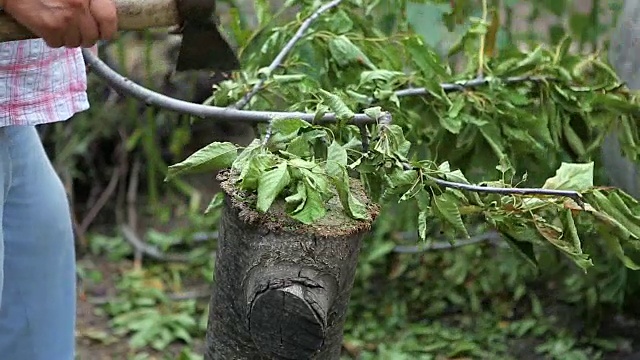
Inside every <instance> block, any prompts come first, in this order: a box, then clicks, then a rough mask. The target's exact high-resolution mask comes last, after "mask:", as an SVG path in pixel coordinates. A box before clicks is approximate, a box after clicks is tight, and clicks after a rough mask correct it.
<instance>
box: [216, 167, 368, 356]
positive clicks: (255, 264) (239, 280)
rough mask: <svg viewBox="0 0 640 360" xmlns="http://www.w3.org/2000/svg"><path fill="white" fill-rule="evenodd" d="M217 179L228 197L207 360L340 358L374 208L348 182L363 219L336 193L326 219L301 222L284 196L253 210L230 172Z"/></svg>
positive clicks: (251, 199) (250, 198)
mask: <svg viewBox="0 0 640 360" xmlns="http://www.w3.org/2000/svg"><path fill="white" fill-rule="evenodd" d="M218 179H219V180H221V181H222V183H221V187H222V189H223V190H224V192H225V194H226V196H225V206H224V210H223V215H222V219H221V224H220V232H219V240H218V250H217V255H216V263H215V285H214V288H213V292H212V296H211V302H210V305H209V311H210V312H209V324H208V326H207V337H206V351H205V359H206V360H218V359H225V360H226V359H252V360H253V359H338V358H339V357H340V352H341V348H342V336H343V327H344V322H345V315H346V311H347V306H348V303H349V297H350V295H351V289H352V286H353V280H354V277H355V271H356V265H357V261H358V254H359V251H360V246H361V243H362V238H363V237H364V235H365V234H366V233H367V232H368V231H369V230H370V228H371V224H372V222H373V220H374V219H375V217H376V216H377V213H378V209H377V207H376V206H375V205H372V204H370V203H369V201H368V199H367V198H366V195H365V194H364V192H363V191H362V186H361V185H360V183H359V182H357V181H356V180H353V181H352V183H353V184H352V191H353V192H354V195H355V196H356V197H357V198H359V199H360V200H361V201H362V202H363V203H365V204H368V207H369V219H368V220H366V221H356V220H353V219H351V218H349V217H348V216H347V215H346V214H344V212H343V211H342V207H341V206H340V203H339V201H338V200H337V199H333V200H330V201H329V202H328V204H327V206H328V211H327V215H326V216H325V217H324V218H322V219H321V220H319V221H318V222H317V223H315V224H313V225H304V224H301V223H300V222H297V221H296V220H293V219H291V218H290V217H288V216H287V215H286V214H285V209H284V203H283V202H276V203H274V205H273V206H272V208H271V210H269V212H268V213H267V214H260V213H258V212H256V211H254V210H253V209H252V208H251V204H253V203H254V202H255V198H254V197H253V196H248V195H247V194H244V193H242V192H241V191H239V190H238V189H237V188H236V187H235V186H234V177H233V176H232V175H230V174H229V173H222V174H220V175H219V176H218Z"/></svg>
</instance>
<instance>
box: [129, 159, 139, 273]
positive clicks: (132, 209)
mask: <svg viewBox="0 0 640 360" xmlns="http://www.w3.org/2000/svg"><path fill="white" fill-rule="evenodd" d="M141 164H142V162H141V161H140V158H136V160H135V161H134V163H133V167H132V168H131V177H130V180H129V187H128V189H127V222H128V223H129V229H131V233H132V234H135V232H136V231H137V229H138V214H137V211H136V197H137V194H138V184H139V176H140V167H141V166H142V165H141ZM125 238H126V236H125ZM134 248H135V251H134V257H133V266H134V268H135V269H140V268H141V267H142V254H143V252H142V251H141V249H140V247H134Z"/></svg>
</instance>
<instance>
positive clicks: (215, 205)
mask: <svg viewBox="0 0 640 360" xmlns="http://www.w3.org/2000/svg"><path fill="white" fill-rule="evenodd" d="M223 203H224V193H223V192H222V191H220V192H218V193H216V194H215V196H214V197H213V198H212V199H211V202H210V203H209V205H208V206H207V209H206V210H205V211H204V213H205V214H209V213H211V212H212V211H213V210H215V209H219V208H220V207H222V204H223Z"/></svg>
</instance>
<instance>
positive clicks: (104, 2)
mask: <svg viewBox="0 0 640 360" xmlns="http://www.w3.org/2000/svg"><path fill="white" fill-rule="evenodd" d="M0 6H2V7H3V8H4V11H5V12H6V13H7V14H9V15H11V16H12V17H14V18H15V19H16V20H17V21H18V22H20V23H21V24H23V25H24V26H26V27H27V28H28V29H29V30H31V31H32V32H33V33H34V34H36V35H38V36H40V37H41V38H43V39H44V41H45V42H46V43H47V45H49V46H51V47H63V46H64V47H79V46H82V47H91V46H93V45H95V44H96V42H97V41H98V40H109V39H110V38H111V37H112V36H113V34H114V33H115V32H116V30H117V26H118V21H117V14H116V8H115V5H114V3H113V0H0Z"/></svg>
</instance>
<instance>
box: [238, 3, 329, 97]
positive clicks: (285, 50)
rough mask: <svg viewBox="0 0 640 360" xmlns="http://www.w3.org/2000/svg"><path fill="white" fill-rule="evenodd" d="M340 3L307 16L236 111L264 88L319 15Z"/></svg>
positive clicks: (327, 4) (326, 6)
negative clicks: (269, 77)
mask: <svg viewBox="0 0 640 360" xmlns="http://www.w3.org/2000/svg"><path fill="white" fill-rule="evenodd" d="M341 2H342V0H333V1H331V2H329V3H326V4H324V5H322V6H321V7H319V8H318V10H316V11H314V12H313V14H311V16H309V17H308V18H307V19H306V20H305V21H304V22H303V23H302V25H301V26H300V28H298V31H296V33H295V34H294V35H293V37H291V40H289V42H288V43H287V44H286V45H285V46H284V47H283V48H282V50H280V52H279V53H278V56H276V57H275V59H273V61H272V62H271V64H270V65H269V67H267V70H266V71H265V72H264V73H263V76H264V77H263V78H262V79H261V80H260V81H258V82H257V83H256V84H255V85H254V86H253V89H251V91H250V92H249V93H247V95H245V96H244V97H242V99H240V100H239V101H238V102H237V103H236V104H235V106H234V107H235V108H236V109H242V108H244V107H245V106H246V105H247V104H248V103H249V102H250V101H251V99H252V98H253V97H254V96H255V95H256V94H257V93H258V92H259V91H260V90H261V89H262V86H264V83H265V82H266V81H267V77H268V76H270V75H271V73H273V72H274V71H275V70H276V69H277V68H278V66H280V65H281V64H282V62H283V61H284V59H285V57H286V56H287V55H288V54H289V52H290V51H291V50H292V49H293V47H294V46H295V45H296V43H297V42H298V41H299V40H300V39H302V37H303V36H304V33H305V32H306V31H307V30H308V29H309V28H310V27H311V25H312V24H313V22H314V21H315V20H316V19H317V18H319V17H320V15H322V13H324V12H326V11H329V10H331V9H333V8H334V7H336V6H338V5H339V4H340V3H341Z"/></svg>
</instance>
